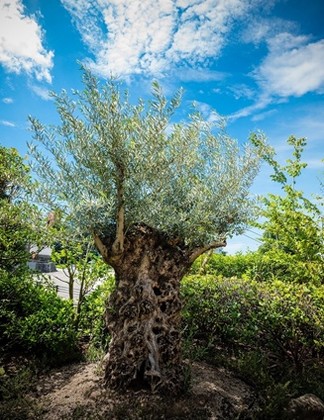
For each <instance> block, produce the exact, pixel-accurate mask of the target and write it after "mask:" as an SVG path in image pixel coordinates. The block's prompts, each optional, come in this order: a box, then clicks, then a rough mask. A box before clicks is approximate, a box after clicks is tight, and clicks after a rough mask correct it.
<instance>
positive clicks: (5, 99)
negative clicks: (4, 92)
mask: <svg viewBox="0 0 324 420" xmlns="http://www.w3.org/2000/svg"><path fill="white" fill-rule="evenodd" d="M2 102H3V103H4V104H12V103H13V99H12V98H2Z"/></svg>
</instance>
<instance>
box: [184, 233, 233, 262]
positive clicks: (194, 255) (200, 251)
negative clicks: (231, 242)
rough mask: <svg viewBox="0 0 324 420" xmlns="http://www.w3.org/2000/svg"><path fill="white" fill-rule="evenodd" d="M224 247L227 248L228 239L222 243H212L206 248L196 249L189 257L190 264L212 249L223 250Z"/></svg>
mask: <svg viewBox="0 0 324 420" xmlns="http://www.w3.org/2000/svg"><path fill="white" fill-rule="evenodd" d="M224 246H226V239H224V240H222V241H215V242H211V243H210V244H208V245H206V246H202V247H198V248H195V249H194V250H193V251H191V253H190V255H189V262H190V263H193V262H194V261H195V259H197V258H198V257H199V256H200V255H201V254H203V253H204V252H206V251H209V250H210V249H216V248H223V247H224Z"/></svg>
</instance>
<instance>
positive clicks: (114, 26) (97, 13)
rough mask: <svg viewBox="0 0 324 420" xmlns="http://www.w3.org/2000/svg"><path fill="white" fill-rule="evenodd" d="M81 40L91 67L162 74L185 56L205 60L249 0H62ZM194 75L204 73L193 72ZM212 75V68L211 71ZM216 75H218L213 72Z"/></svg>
mask: <svg viewBox="0 0 324 420" xmlns="http://www.w3.org/2000/svg"><path fill="white" fill-rule="evenodd" d="M61 3H62V4H63V6H64V7H65V8H66V9H67V10H68V12H69V13H70V14H71V15H72V18H73V21H74V23H75V25H76V27H77V28H78V30H79V32H80V34H81V36H82V39H83V41H84V43H85V44H86V45H87V46H88V47H89V48H90V50H91V51H92V53H93V54H94V55H95V60H94V61H93V62H91V61H89V62H90V64H91V67H92V68H93V69H94V70H95V71H97V72H98V73H99V74H101V75H103V76H110V75H111V74H115V75H122V76H124V77H125V76H126V77H127V76H130V75H132V74H144V75H155V76H156V75H160V74H163V73H165V72H168V71H169V70H170V68H172V67H174V66H177V65H179V64H180V63H181V66H183V63H184V62H185V63H186V64H187V65H189V66H194V67H196V66H198V67H199V66H200V67H201V66H206V65H208V60H210V59H215V58H217V56H218V55H219V54H220V51H221V49H222V48H223V46H224V45H225V43H226V41H227V37H228V34H229V32H230V30H231V28H232V24H233V22H234V20H235V19H238V18H241V17H242V16H243V15H244V14H246V13H247V11H248V9H249V7H251V1H248V0H194V1H193V0H190V1H187V0H132V1H131V2H130V1H129V0H96V1H95V0H89V1H88V0H78V1H76V0H61ZM196 76H198V77H200V78H201V77H202V76H201V74H199V73H197V74H196ZM210 76H211V74H210ZM217 77H218V76H217Z"/></svg>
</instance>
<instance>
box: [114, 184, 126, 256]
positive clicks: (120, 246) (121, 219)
mask: <svg viewBox="0 0 324 420" xmlns="http://www.w3.org/2000/svg"><path fill="white" fill-rule="evenodd" d="M117 203H118V212H117V231H116V239H115V241H114V243H113V245H112V252H113V255H114V256H115V255H119V254H121V253H122V252H123V251H124V230H125V206H124V188H123V184H122V183H121V185H120V186H119V188H118V191H117Z"/></svg>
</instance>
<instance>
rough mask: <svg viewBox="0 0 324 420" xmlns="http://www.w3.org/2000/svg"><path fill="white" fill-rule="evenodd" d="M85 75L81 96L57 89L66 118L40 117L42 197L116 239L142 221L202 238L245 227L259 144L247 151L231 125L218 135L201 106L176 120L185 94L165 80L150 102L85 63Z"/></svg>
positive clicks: (80, 224) (36, 151)
mask: <svg viewBox="0 0 324 420" xmlns="http://www.w3.org/2000/svg"><path fill="white" fill-rule="evenodd" d="M83 81H84V85H85V89H84V90H83V91H82V92H79V91H74V92H73V95H74V99H75V100H72V99H71V98H70V97H69V96H68V95H67V93H66V92H65V91H63V92H62V93H61V94H60V95H55V96H54V98H55V100H56V106H57V111H58V113H59V115H60V118H61V125H60V126H58V127H52V126H51V127H46V126H44V125H42V124H41V123H40V122H39V121H38V120H36V119H34V118H31V124H32V129H33V132H34V138H35V140H36V142H35V143H34V144H32V145H30V152H31V155H32V156H33V157H34V159H35V160H34V167H35V170H36V171H37V173H38V176H39V179H40V181H41V183H40V184H39V191H38V192H39V194H38V196H39V199H40V200H43V201H46V202H47V204H48V205H50V208H55V207H56V206H59V207H61V208H62V210H65V209H66V208H67V207H68V209H69V211H70V212H71V215H72V216H73V218H74V220H75V222H76V223H75V226H76V227H77V228H81V229H82V228H83V229H84V230H86V231H89V230H90V231H94V232H95V233H96V234H98V235H101V234H102V233H104V234H105V235H106V236H108V235H109V236H112V237H113V238H112V239H114V236H116V230H118V229H116V225H118V226H117V227H119V226H121V225H123V227H124V229H122V230H123V231H125V230H127V228H128V227H129V226H131V225H133V224H135V223H146V224H147V225H149V226H151V227H153V228H156V229H159V230H161V231H164V232H165V233H168V234H170V235H172V236H178V237H180V238H181V239H182V240H184V241H185V242H186V243H188V244H193V245H196V246H197V245H202V244H208V243H210V242H211V241H215V240H217V241H218V240H220V238H221V239H223V237H224V235H230V234H234V233H235V232H239V231H241V230H242V227H243V226H244V225H245V223H246V221H247V218H248V217H249V216H250V213H251V205H250V201H249V198H248V190H249V187H250V185H251V183H252V181H253V179H254V177H255V176H256V174H257V172H258V168H259V161H260V158H259V155H258V153H256V152H255V148H254V147H253V146H251V144H250V145H247V146H246V148H245V149H244V151H242V150H240V147H239V146H238V144H237V142H236V141H235V140H233V139H231V138H230V137H229V136H228V135H227V134H226V133H225V132H224V130H220V131H219V132H218V134H217V135H214V134H213V130H212V127H210V126H209V124H208V123H207V122H205V121H203V120H202V117H201V115H199V114H198V113H194V114H193V115H191V116H190V119H189V122H188V123H186V124H172V117H173V115H174V113H175V111H176V109H177V107H178V106H179V104H180V100H181V93H180V92H178V93H176V95H175V96H174V97H173V98H172V99H171V100H170V101H168V100H167V99H166V98H165V97H164V95H163V94H162V91H161V88H160V87H159V85H158V84H157V83H154V84H153V87H152V91H153V92H152V99H151V100H150V101H148V102H147V103H144V102H143V101H141V100H140V101H139V102H138V104H137V105H133V104H131V103H130V101H129V99H128V94H127V93H125V94H122V93H121V92H120V86H118V83H117V82H115V81H113V80H110V81H108V83H106V84H105V85H104V86H103V87H102V86H100V84H99V81H98V80H97V79H96V78H95V77H94V76H93V75H92V74H91V73H90V72H89V71H87V70H84V75H83ZM256 137H257V138H258V140H259V141H260V144H261V143H263V136H262V135H256ZM42 147H44V148H45V149H46V150H47V152H46V153H47V154H48V155H49V156H51V159H52V158H53V160H54V162H55V164H52V163H51V160H50V158H47V157H46V154H45V153H44V149H42ZM260 148H261V149H262V147H261V146H260ZM119 233H120V232H119Z"/></svg>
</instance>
